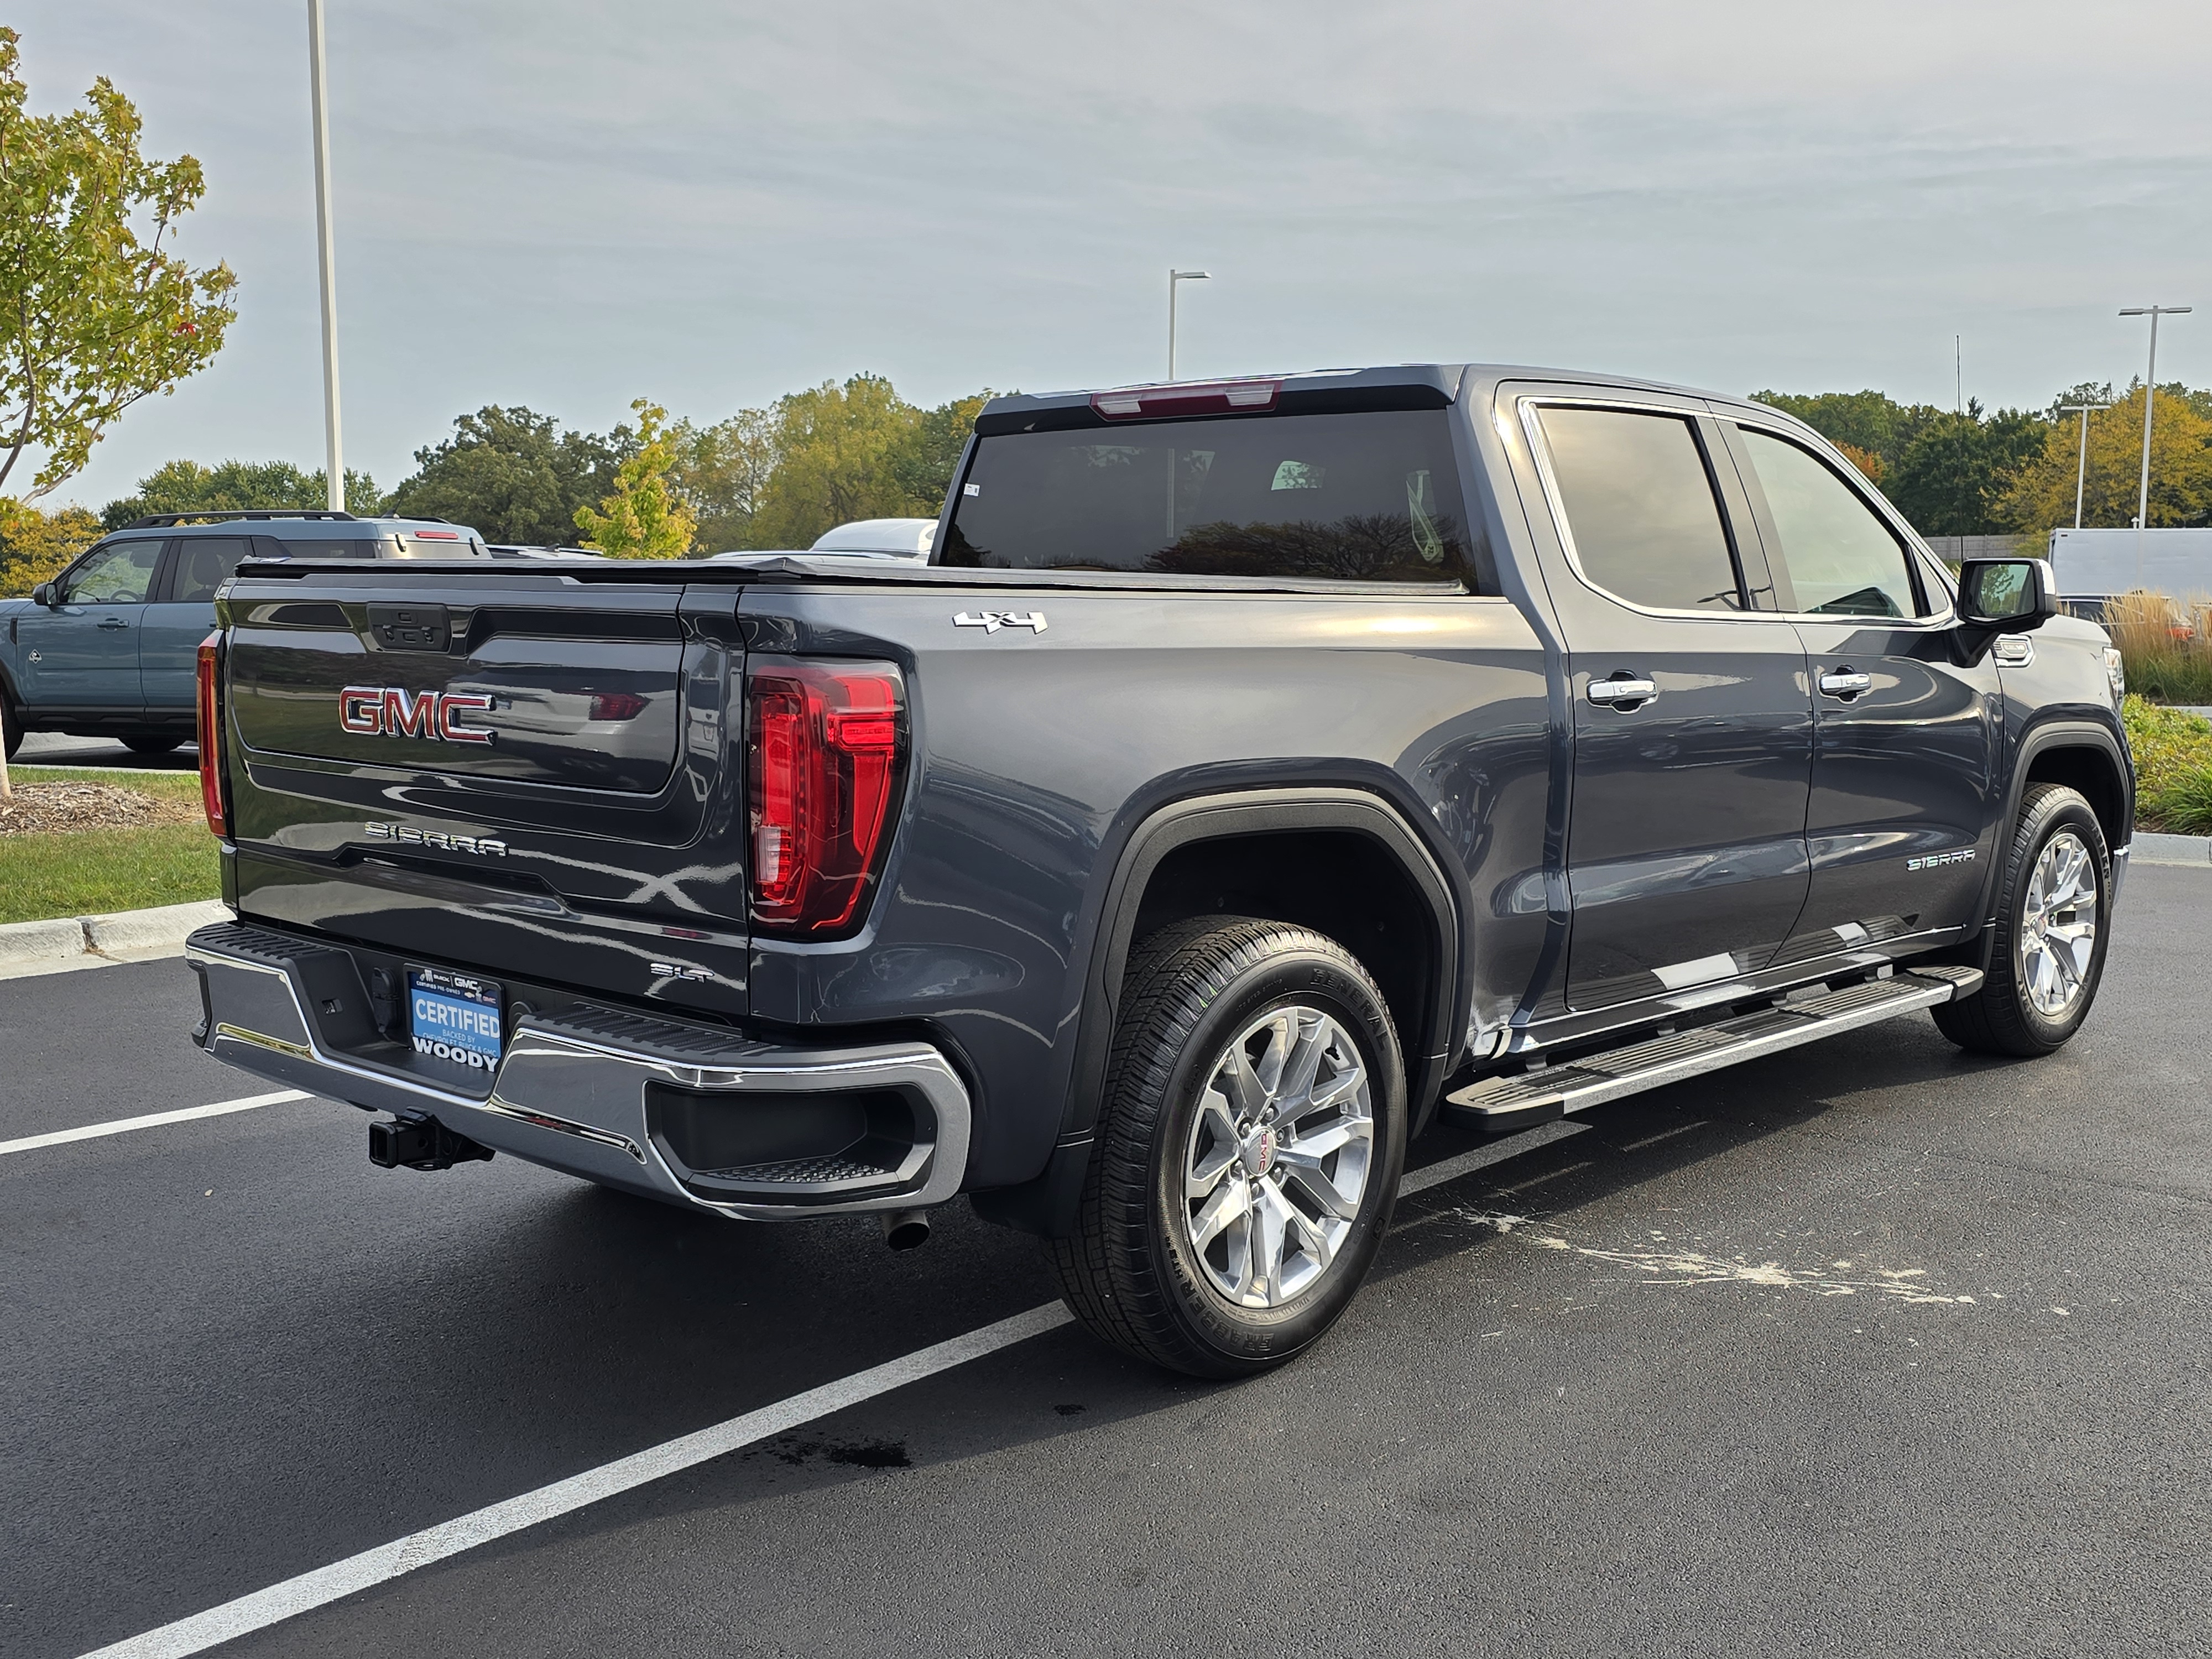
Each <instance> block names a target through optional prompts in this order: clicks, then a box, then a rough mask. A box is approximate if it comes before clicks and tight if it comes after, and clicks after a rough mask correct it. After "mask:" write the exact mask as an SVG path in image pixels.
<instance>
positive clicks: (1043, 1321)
mask: <svg viewBox="0 0 2212 1659" xmlns="http://www.w3.org/2000/svg"><path fill="white" fill-rule="evenodd" d="M296 1098H298V1096H296V1095H270V1096H264V1097H262V1098H261V1099H259V1100H258V1101H254V1102H252V1103H251V1104H255V1105H263V1104H270V1103H274V1102H276V1101H277V1100H285V1099H296ZM246 1104H248V1103H242V1102H237V1101H233V1102H230V1103H229V1105H230V1106H231V1107H233V1108H234V1109H244V1107H245V1105H246ZM215 1109H216V1108H214V1107H202V1108H201V1109H200V1111H201V1112H202V1113H206V1112H211V1111H214V1110H215ZM162 1116H163V1117H164V1118H165V1119H173V1118H174V1117H175V1116H177V1114H174V1113H168V1114H162ZM136 1121H140V1122H144V1121H152V1120H150V1119H142V1120H136ZM1586 1127H1589V1126H1588V1125H1586V1124H1581V1123H1570V1122H1567V1121H1564V1120H1562V1121H1559V1122H1557V1123H1548V1124H1546V1125H1544V1126H1543V1127H1541V1128H1539V1129H1532V1130H1529V1131H1528V1132H1527V1133H1522V1134H1518V1135H1514V1136H1510V1137H1509V1138H1507V1139H1503V1140H1500V1141H1498V1142H1497V1143H1495V1144H1494V1145H1492V1146H1478V1147H1476V1148H1475V1149H1474V1151H1473V1152H1462V1153H1461V1154H1460V1155H1459V1156H1458V1157H1456V1158H1444V1159H1443V1160H1441V1161H1440V1162H1437V1163H1435V1164H1430V1165H1428V1166H1427V1167H1426V1168H1425V1169H1420V1170H1413V1171H1412V1172H1411V1173H1409V1174H1408V1175H1407V1176H1406V1177H1405V1178H1404V1180H1403V1181H1401V1182H1400V1183H1399V1188H1398V1190H1399V1191H1400V1192H1401V1193H1418V1192H1425V1191H1426V1190H1427V1189H1428V1188H1431V1187H1436V1186H1441V1185H1442V1184H1443V1182H1447V1181H1451V1180H1455V1179H1456V1178H1457V1177H1458V1176H1463V1175H1467V1174H1468V1173H1470V1172H1471V1171H1473V1170H1479V1169H1481V1168H1482V1167H1483V1166H1484V1165H1486V1164H1498V1163H1502V1162H1504V1160H1505V1159H1506V1158H1517V1157H1519V1156H1520V1155H1521V1154H1522V1152H1529V1151H1532V1150H1534V1148H1536V1147H1538V1146H1544V1145H1546V1144H1547V1143H1548V1142H1550V1141H1553V1140H1560V1139H1565V1138H1566V1137H1567V1136H1569V1135H1573V1134H1580V1133H1582V1132H1583V1129H1585V1128H1586ZM1072 1318H1073V1316H1072V1315H1070V1314H1069V1312H1068V1311H1067V1310H1066V1307H1064V1306H1063V1305H1062V1304H1060V1303H1057V1302H1048V1303H1047V1304H1044V1305H1043V1306H1042V1307H1038V1308H1031V1309H1030V1310H1029V1311H1028V1312H1027V1313H1018V1314H1016V1315H1014V1316H1012V1318H1011V1319H1002V1320H1000V1321H999V1322H998V1323H996V1324H994V1325H985V1326H983V1327H981V1328H980V1329H977V1330H972V1331H969V1333H968V1334H966V1335H964V1336H956V1337H954V1338H952V1339H951V1340H949V1341H945V1342H939V1343H935V1344H933V1346H929V1347H927V1348H917V1349H915V1352H912V1353H910V1354H906V1355H904V1356H902V1357H901V1358H897V1359H890V1360H886V1361H884V1364H880V1365H873V1366H871V1367H870V1368H869V1369H867V1370H864V1371H855V1372H854V1374H853V1375H852V1376H848V1377H843V1378H841V1379H840V1380H839V1381H837V1382H835V1383H823V1385H822V1386H821V1387H820V1388H817V1389H807V1390H806V1392H805V1393H804V1394H795V1395H792V1396H791V1397H790V1398H789V1399H787V1400H780V1401H776V1402H775V1404H774V1405H772V1406H763V1407H761V1408H760V1409H759V1410H757V1411H750V1412H747V1413H744V1415H742V1416H739V1417H732V1418H731V1419H728V1420H727V1421H726V1422H722V1423H717V1424H715V1425H714V1426H713V1427H712V1428H707V1429H702V1430H700V1431H698V1432H697V1433H696V1434H687V1435H684V1437H681V1438H680V1439H676V1440H669V1441H665V1442H663V1443H661V1444H659V1445H658V1446H653V1447H650V1448H648V1449H647V1450H644V1451H641V1452H634V1453H632V1454H631V1455H629V1456H628V1457H624V1458H619V1459H617V1461H615V1462H611V1463H604V1464H601V1465H600V1466H599V1468H595V1469H586V1470H585V1471H584V1472H583V1473H582V1474H572V1475H570V1476H569V1477H568V1479H567V1480H556V1481H555V1482H553V1483H552V1484H551V1485H550V1486H540V1487H538V1489H537V1490H536V1491H535V1492H525V1493H523V1494H522V1495H521V1496H520V1498H506V1499H503V1500H502V1501H501V1502H500V1503H497V1504H488V1505H486V1506H485V1507H484V1508H483V1509H480V1510H473V1511H471V1513H469V1514H467V1515H464V1516H458V1517H456V1518H455V1519H453V1520H451V1521H441V1522H439V1523H438V1524H437V1525H436V1526H435V1527H427V1528H424V1529H423V1530H422V1531H421V1532H417V1533H410V1534H408V1535H407V1536H406V1537H404V1538H402V1539H398V1540H397V1541H393V1542H392V1543H389V1544H380V1545H378V1546H377V1547H375V1548H374V1549H368V1550H363V1551H362V1553H360V1554H358V1555H351V1556H348V1557H347V1558H346V1559H344V1560H343V1561H334V1562H332V1563H331V1565H328V1566H326V1567H317V1568H315V1569H314V1570H313V1571H309V1572H303V1573H301V1574H300V1575H299V1577H296V1578H287V1579H286V1580H284V1582H283V1583H281V1584H271V1585H270V1586H269V1588H268V1589H259V1590H255V1591H253V1592H252V1594H250V1595H241V1596H240V1597H239V1598H238V1599H237V1600H236V1601H226V1602H224V1603H223V1604H222V1606H221V1607H210V1608H209V1609H208V1610H207V1611H206V1612H205V1613H193V1614H192V1615H191V1617H190V1618H186V1619H179V1620H177V1621H176V1622H175V1623H174V1624H169V1625H163V1626H161V1628H160V1629H158V1630H150V1631H148V1632H145V1633H144V1634H143V1635H141V1636H132V1637H128V1638H125V1639H124V1640H123V1641H120V1642H116V1643H112V1644H110V1645H108V1646H106V1647H104V1648H100V1649H96V1650H94V1651H93V1652H91V1653H88V1654H86V1655H84V1656H83V1659H185V1656H186V1655H188V1654H195V1653H204V1652H206V1651H207V1650H209V1649H210V1648H212V1647H217V1646H220V1645H221V1644H223V1643H225V1642H234V1641H236V1640H237V1639H238V1638H240V1637H241V1636H250V1635H252V1633H253V1632H255V1631H260V1630H266V1629H268V1628H269V1627H270V1626H272V1625H279V1624H282V1623H283V1622H284V1621H285V1620H288V1619H296V1618H297V1617H299V1616H300V1614H301V1613H312V1612H313V1611H314V1610H315V1609H316V1608H317V1607H328V1606H329V1605H330V1604H331V1602H333V1601H343V1599H344V1598H345V1597H347V1596H349V1595H357V1594H358V1593H359V1592H361V1591H362V1590H365V1589H374V1588H375V1587H376V1586H377V1585H379V1584H383V1583H390V1582H391V1581H392V1579H394V1578H400V1577H405V1576H406V1575H407V1574H409V1573H410V1572H413V1571H416V1569H417V1568H420V1567H427V1566H428V1565H430V1564H431V1563H433V1562H435V1561H442V1560H445V1559H447V1557H448V1556H454V1555H459V1554H460V1553H463V1552H464V1551H466V1550H472V1549H474V1548H476V1547H477V1546H478V1545H479V1544H489V1543H491V1542H493V1541H495V1540H497V1539H501V1538H505V1537H507V1536H508V1535H509V1534H513V1533H517V1532H521V1531H523V1530H525V1529H526V1528H531V1527H535V1526H538V1525H540V1524H541V1523H543V1522H547V1521H553V1520H557V1519H558V1518H559V1517H561V1516H564V1515H568V1514H571V1513H573V1512H574V1511H575V1510H580V1509H584V1508H586V1507H588V1506H589V1505H591V1504H597V1503H600V1502H603V1501H604V1500H605V1499H607V1498H615V1497H619V1496H620V1495H621V1494H622V1493H623V1492H635V1490H636V1489H637V1488H638V1487H640V1486H650V1485H651V1484H652V1483H653V1481H655V1480H665V1478H666V1477H667V1476H669V1475H671V1474H682V1473H683V1472H684V1470H685V1469H689V1468H696V1467H697V1466H698V1465H700V1464H702V1463H706V1462H712V1461H713V1460H714V1459H715V1458H717V1457H722V1456H726V1455H728V1454H729V1453H731V1452H733V1451H741V1450H743V1449H744V1448H745V1447H747V1446H750V1445H753V1444H755V1443H757V1442H759V1441H763V1440H766V1439H768V1438H769V1437H772V1436H775V1435H779V1434H785V1433H787V1432H789V1431H791V1430H793V1429H796V1428H802V1427H804V1426H805V1425H807V1424H809V1423H811V1422H813V1421H814V1420H815V1419H817V1418H822V1417H827V1416H829V1415H830V1414H831V1413H835V1412H841V1411H843V1410H844V1409H845V1408H846V1407H848V1406H857V1405H860V1403H861V1402H862V1401H869V1400H873V1399H875V1398H876V1397H877V1396H878V1395H884V1394H889V1393H890V1392H891V1390H893V1389H902V1388H904V1387H905V1386H906V1385H907V1384H908V1383H919V1382H921V1380H922V1379H923V1378H925V1377H929V1376H936V1375H937V1374H938V1373H939V1372H940V1371H948V1370H952V1369H953V1368H955V1367H956V1366H959V1365H964V1364H967V1363H968V1362H969V1360H971V1359H981V1358H983V1357H984V1356H985V1355H986V1354H993V1353H996V1352H999V1351H1000V1349H1002V1348H1010V1347H1012V1346H1014V1344H1016V1343H1017V1342H1026V1341H1027V1340H1029V1339H1030V1338H1031V1337H1033V1336H1042V1335H1043V1334H1045V1333H1046V1332H1047V1331H1054V1330H1058V1329H1059V1328H1060V1327H1061V1326H1062V1325H1065V1324H1067V1323H1068V1322H1070V1320H1071V1319H1072Z"/></svg>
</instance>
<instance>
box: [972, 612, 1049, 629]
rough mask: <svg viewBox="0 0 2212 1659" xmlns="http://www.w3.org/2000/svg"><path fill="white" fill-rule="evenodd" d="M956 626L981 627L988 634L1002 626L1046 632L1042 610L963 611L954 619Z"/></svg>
mask: <svg viewBox="0 0 2212 1659" xmlns="http://www.w3.org/2000/svg"><path fill="white" fill-rule="evenodd" d="M952 625H953V626H954V627H955V628H980V629H982V630H983V631H984V632H985V633H986V634H995V633H997V632H998V631H999V630H1000V629H1002V628H1026V629H1029V630H1030V633H1032V634H1042V633H1043V632H1044V612H1043V611H962V612H961V613H960V614H959V615H958V616H957V617H954V618H953V619H952Z"/></svg>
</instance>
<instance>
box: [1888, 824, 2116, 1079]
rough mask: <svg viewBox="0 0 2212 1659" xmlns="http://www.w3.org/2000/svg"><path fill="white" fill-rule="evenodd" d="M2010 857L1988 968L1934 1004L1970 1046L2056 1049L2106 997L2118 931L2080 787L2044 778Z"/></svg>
mask: <svg viewBox="0 0 2212 1659" xmlns="http://www.w3.org/2000/svg"><path fill="white" fill-rule="evenodd" d="M2004 858H2005V866H2004V873H2003V878H2002V881H2001V882H2000V883H1999V884H1998V888H1997V915H1996V939H1994V940H1993V941H1992V943H1991V945H1990V969H1989V975H1988V977H1987V978H1986V979H1985V980H1984V981H1983V983H1982V988H1981V989H1980V990H1979V991H1978V992H1976V993H1975V994H1973V995H1972V996H1971V997H1968V998H1967V999H1966V1000H1965V1001H1963V1002H1953V1003H1948V1004H1945V1005H1944V1006H1942V1007H1939V1008H1936V1009H1933V1010H1931V1011H1930V1012H1933V1014H1934V1015H1935V1017H1936V1027H1937V1029H1938V1030H1941V1031H1942V1033H1943V1035H1944V1036H1947V1037H1948V1038H1950V1039H1951V1041H1952V1042H1955V1043H1957V1044H1958V1045H1959V1046H1960V1048H1972V1049H1975V1050H1977V1051H1978V1052H1980V1053H1984V1054H2018V1055H2021V1056H2028V1057H2032V1056H2033V1055H2037V1054H2049V1053H2051V1050H2053V1049H2054V1048H2057V1047H2059V1046H2060V1045H2061V1044H2062V1043H2063V1042H2065V1041H2066V1040H2067V1039H2068V1038H2069V1037H2070V1036H2073V1035H2074V1033H2075V1031H2076V1030H2079V1029H2080V1027H2081V1022H2082V1020H2084V1019H2085V1018H2087V1017H2088V1013H2089V1005H2090V1004H2091V1003H2093V1002H2094V1001H2095V1000H2097V984H2098V981H2100V979H2101V978H2102V977H2103V976H2104V971H2105V946H2106V943H2107V942H2108V939H2109V936H2110V934H2111V932H2112V853H2111V851H2110V849H2109V848H2106V845H2105V831H2104V827H2103V826H2102V825H2101V824H2100V823H2098V822H2097V815H2096V813H2095V812H2094V811H2092V810H2091V808H2090V805H2089V803H2088V802H2087V800H2085V799H2082V797H2081V794H2080V793H2078V792H2077V791H2075V790H2072V789H2069V788H2066V787H2063V785H2059V784H2055V783H2038V784H2031V785H2030V786H2029V787H2028V790H2027V795H2026V796H2025V798H2024V799H2022V800H2021V807H2020V817H2019V819H2018V821H2017V822H2016V823H2015V826H2014V829H2013V836H2012V842H2011V844H2010V845H2009V846H2008V847H2007V848H2005V849H2004Z"/></svg>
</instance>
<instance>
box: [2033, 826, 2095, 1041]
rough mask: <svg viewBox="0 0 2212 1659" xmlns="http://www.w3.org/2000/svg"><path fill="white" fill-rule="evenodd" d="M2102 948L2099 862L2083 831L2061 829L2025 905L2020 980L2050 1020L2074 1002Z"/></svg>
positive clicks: (2041, 858) (2041, 860) (2040, 858)
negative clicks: (2099, 935)
mask: <svg viewBox="0 0 2212 1659" xmlns="http://www.w3.org/2000/svg"><path fill="white" fill-rule="evenodd" d="M2096 951H2097V866H2096V860H2093V858H2091V857H2090V855H2089V849H2088V848H2087V845H2085V844H2084V843H2083V842H2082V840H2081V836H2077V835H2075V833H2074V832H2073V831H2072V830H2071V829H2062V830H2060V831H2059V832H2058V833H2057V835H2055V836H2052V837H2051V839H2050V840H2049V841H2047V842H2045V843H2044V844H2043V850H2042V851H2041V852H2040V853H2039V854H2037V855H2036V860H2035V870H2034V872H2033V874H2032V875H2031V876H2030V877H2029V878H2028V883H2027V896H2026V898H2025V899H2024V901H2023V902H2022V904H2021V927H2020V979H2021V986H2022V987H2024V988H2025V989H2026V991H2027V1000H2028V1001H2029V1002H2030V1004H2032V1005H2033V1007H2034V1009H2035V1011H2036V1012H2038V1013H2039V1014H2041V1015H2042V1016H2043V1017H2044V1018H2045V1019H2056V1018H2059V1017H2060V1016H2061V1015H2063V1014H2064V1013H2065V1012H2066V1011H2067V1010H2068V1009H2069V1008H2070V1007H2072V1006H2074V1004H2075V1000H2077V999H2079V998H2080V996H2081V992H2082V989H2083V987H2085V986H2087V984H2088V982H2089V964H2090V963H2091V960H2092V959H2093V957H2095V955H2096Z"/></svg>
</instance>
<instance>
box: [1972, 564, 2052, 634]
mask: <svg viewBox="0 0 2212 1659" xmlns="http://www.w3.org/2000/svg"><path fill="white" fill-rule="evenodd" d="M2057 614H2058V579H2057V577H2056V576H2054V575H2052V574H2051V561H2050V560H2048V559H1968V560H1967V561H1966V562H1965V563H1964V564H1962V565H1960V567H1959V622H1960V626H1961V627H1964V628H1968V629H1975V630H1977V631H1984V630H1985V631H1987V632H1990V633H1994V634H2024V633H2026V632H2027V631H2028V630H2029V629H2033V628H2040V627H2042V626H2043V624H2044V623H2047V622H2049V621H2050V620H2051V618H2052V617H2055V616H2057Z"/></svg>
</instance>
